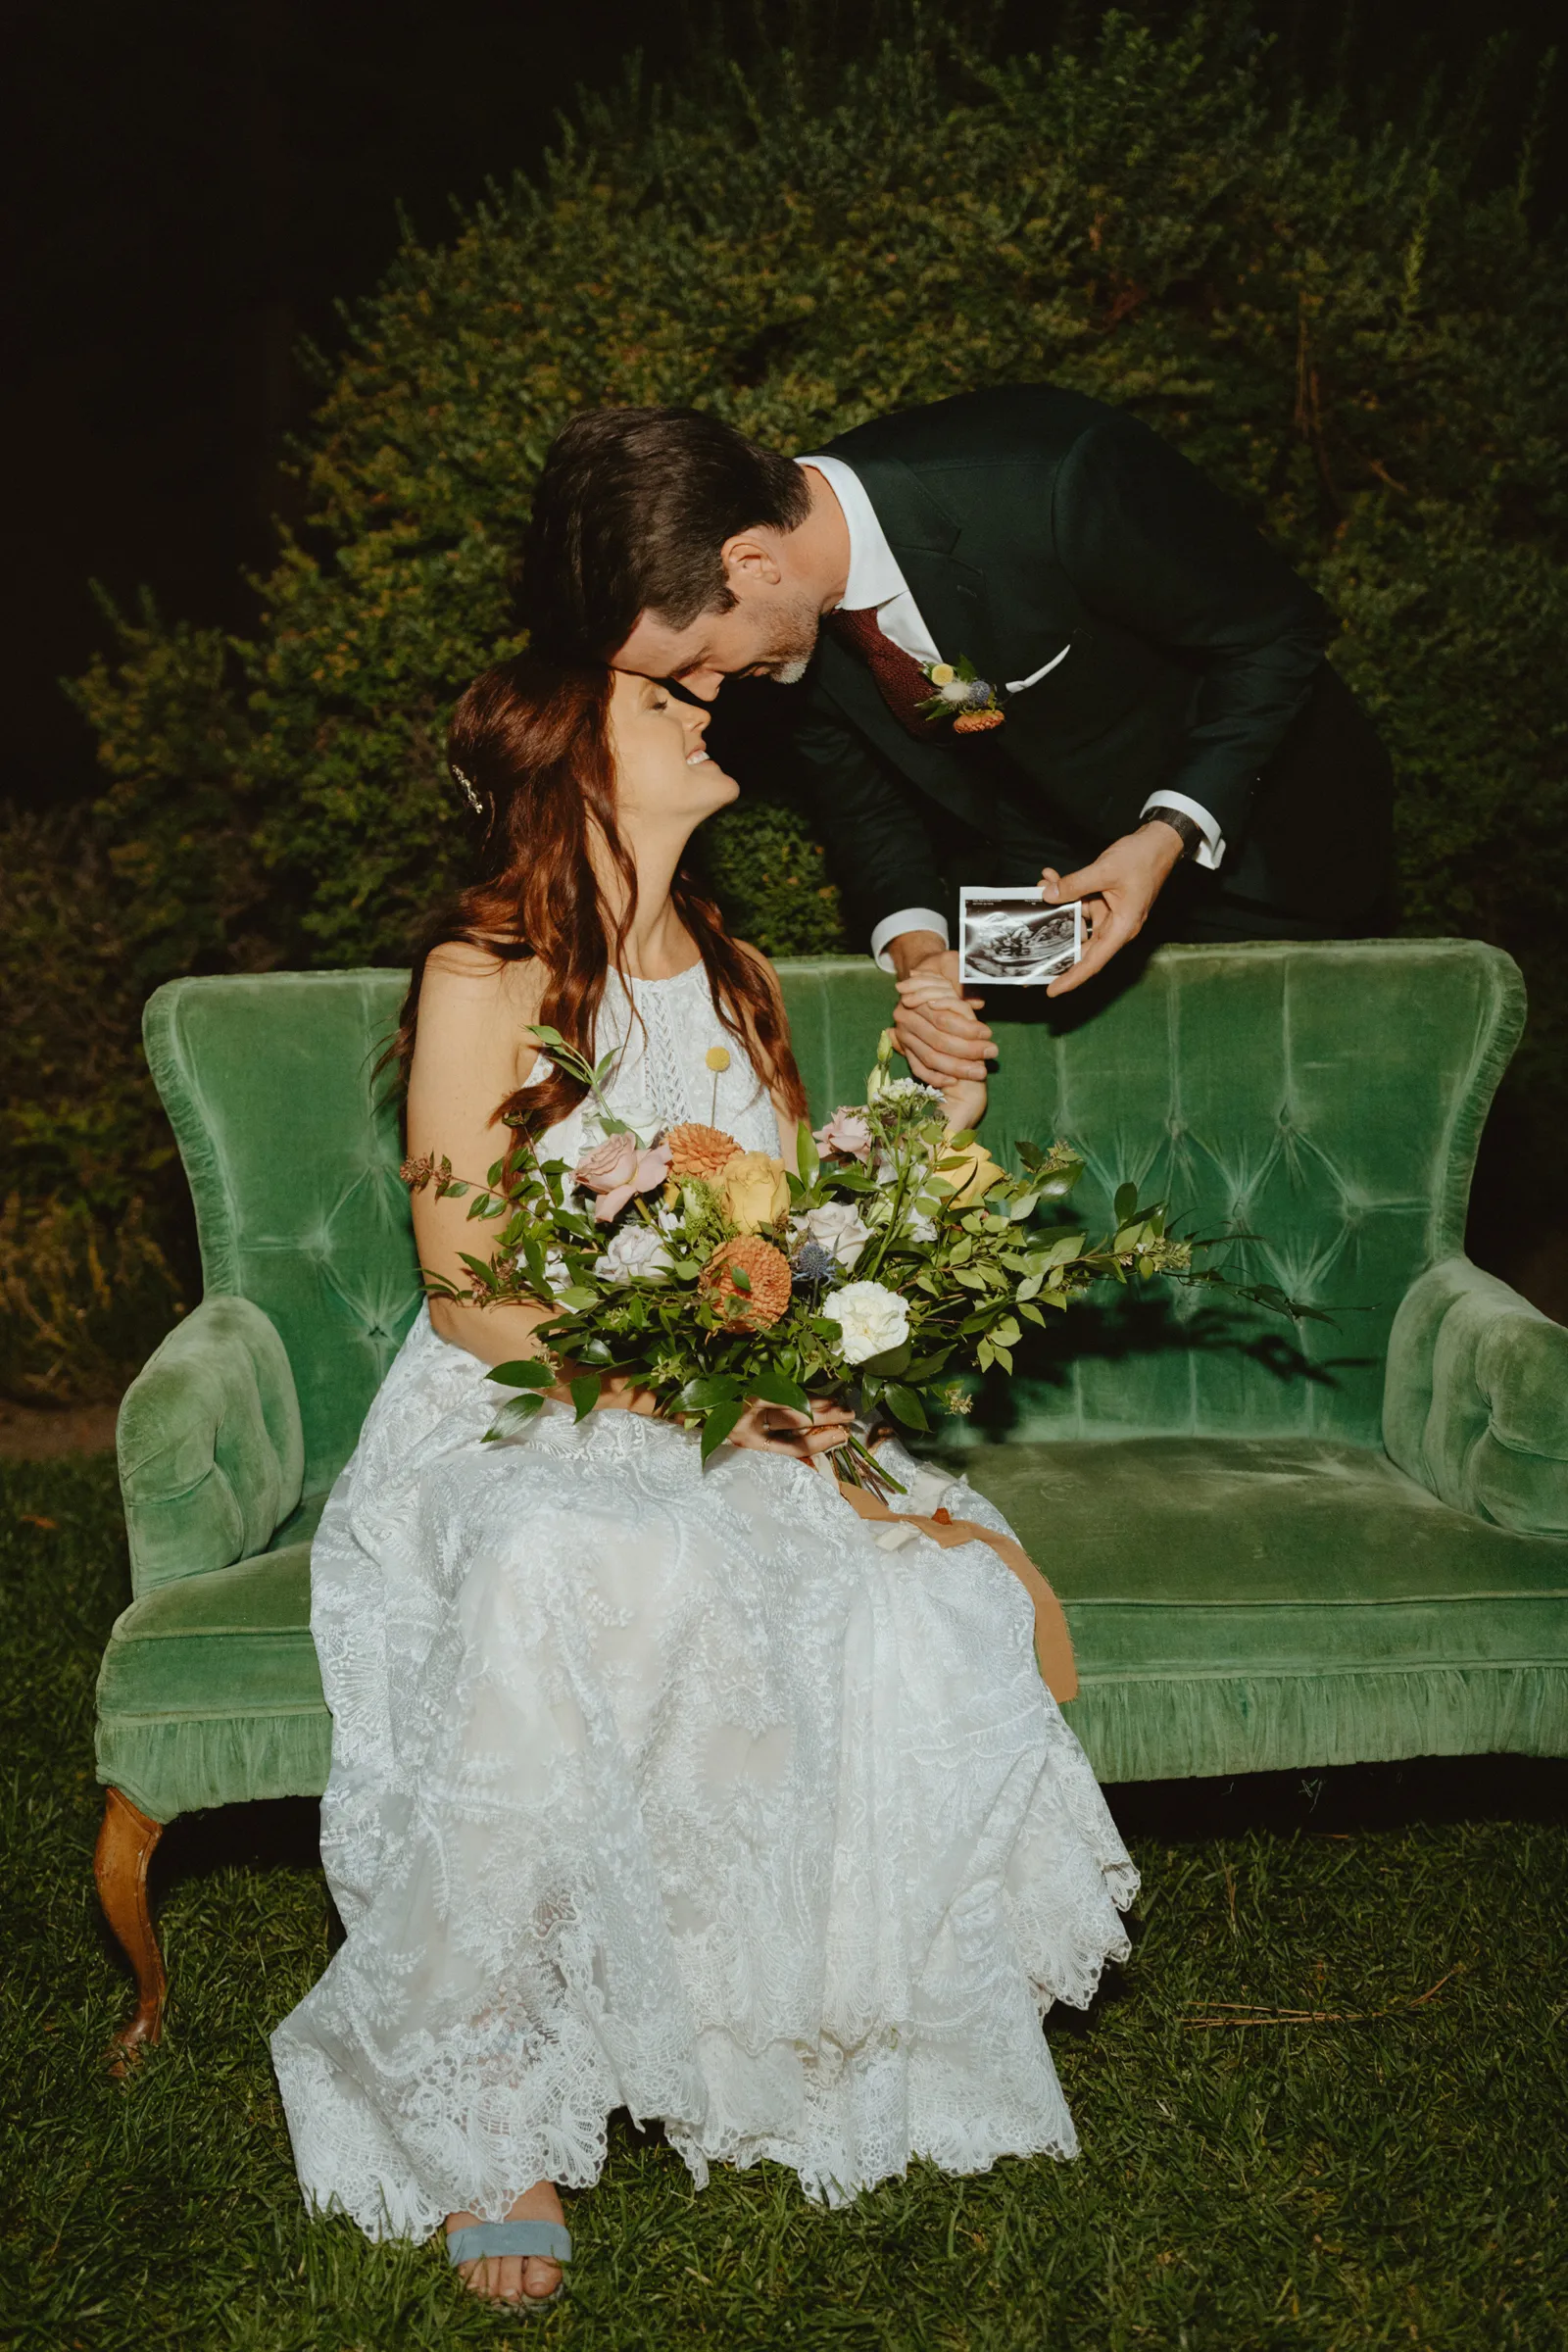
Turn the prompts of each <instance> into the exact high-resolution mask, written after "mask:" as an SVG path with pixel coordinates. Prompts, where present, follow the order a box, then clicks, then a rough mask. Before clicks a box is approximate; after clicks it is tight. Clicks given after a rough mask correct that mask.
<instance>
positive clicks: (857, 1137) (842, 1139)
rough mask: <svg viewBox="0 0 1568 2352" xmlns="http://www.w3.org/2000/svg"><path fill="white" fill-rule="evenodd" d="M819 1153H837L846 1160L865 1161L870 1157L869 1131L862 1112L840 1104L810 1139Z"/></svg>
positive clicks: (845, 1104)
mask: <svg viewBox="0 0 1568 2352" xmlns="http://www.w3.org/2000/svg"><path fill="white" fill-rule="evenodd" d="M811 1141H812V1142H813V1143H814V1144H815V1146H816V1148H817V1150H818V1151H819V1152H842V1153H843V1155H844V1157H845V1158H846V1159H858V1160H867V1159H869V1158H870V1156H871V1130H870V1128H869V1127H868V1126H867V1124H866V1118H865V1113H864V1111H863V1110H852V1109H851V1108H850V1107H849V1105H848V1104H847V1103H840V1104H839V1107H838V1109H837V1110H836V1111H835V1112H834V1113H833V1116H832V1117H831V1118H830V1119H829V1121H828V1123H827V1125H826V1126H825V1127H819V1128H818V1129H817V1131H816V1133H815V1135H814V1136H813V1137H812V1138H811Z"/></svg>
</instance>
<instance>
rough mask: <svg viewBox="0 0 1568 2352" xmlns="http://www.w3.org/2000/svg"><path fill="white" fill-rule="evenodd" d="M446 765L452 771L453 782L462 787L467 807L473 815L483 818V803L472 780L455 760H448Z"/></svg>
mask: <svg viewBox="0 0 1568 2352" xmlns="http://www.w3.org/2000/svg"><path fill="white" fill-rule="evenodd" d="M447 765H448V766H449V767H450V768H451V770H452V775H453V780H454V782H456V783H458V784H461V785H462V787H463V796H464V799H465V800H466V802H467V804H468V807H469V808H470V809H472V810H473V813H474V815H475V816H483V814H484V803H483V801H481V800H480V798H479V795H478V793H477V791H476V790H475V788H474V782H473V778H472V777H471V776H466V775H465V774H464V772H463V770H462V768H461V767H459V765H458V763H457V761H456V760H448V762H447Z"/></svg>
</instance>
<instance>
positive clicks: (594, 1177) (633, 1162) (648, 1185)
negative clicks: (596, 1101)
mask: <svg viewBox="0 0 1568 2352" xmlns="http://www.w3.org/2000/svg"><path fill="white" fill-rule="evenodd" d="M572 1174H573V1176H574V1177H575V1178H576V1180H577V1182H578V1183H579V1184H580V1185H581V1186H582V1189H583V1191H584V1192H585V1193H597V1194H598V1196H599V1198H598V1200H597V1201H596V1202H595V1204H594V1216H595V1218H596V1220H597V1221H598V1223H599V1224H601V1225H608V1224H609V1223H610V1220H611V1218H612V1217H618V1216H619V1214H620V1212H621V1210H622V1209H623V1208H624V1207H625V1205H626V1203H627V1201H629V1200H630V1199H631V1197H632V1195H633V1193H656V1192H658V1190H659V1188H660V1186H661V1185H662V1183H663V1181H664V1179H665V1177H666V1176H667V1175H668V1174H669V1151H668V1147H667V1146H666V1145H664V1144H655V1145H654V1146H653V1148H652V1149H651V1150H648V1151H645V1150H644V1149H643V1147H642V1145H641V1144H639V1143H638V1141H637V1138H636V1137H635V1136H634V1135H630V1134H621V1135H607V1136H606V1138H605V1140H604V1142H603V1143H602V1144H595V1146H594V1148H593V1150H592V1151H591V1152H584V1153H583V1155H582V1157H581V1159H579V1160H578V1162H577V1165H576V1166H575V1167H574V1168H573V1170H572Z"/></svg>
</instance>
